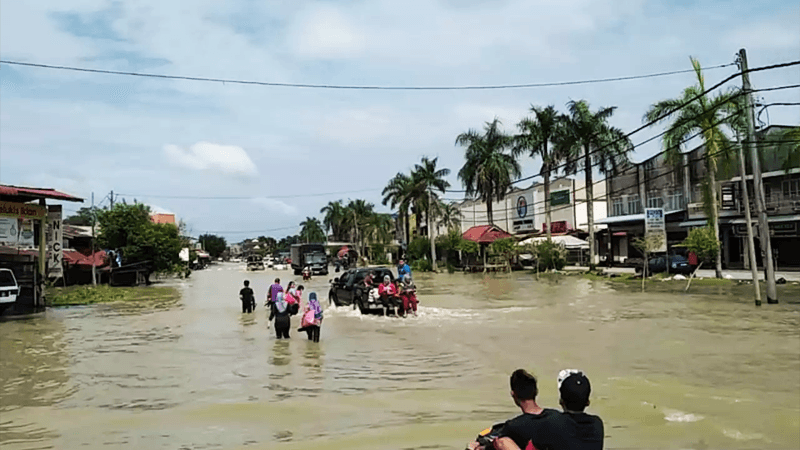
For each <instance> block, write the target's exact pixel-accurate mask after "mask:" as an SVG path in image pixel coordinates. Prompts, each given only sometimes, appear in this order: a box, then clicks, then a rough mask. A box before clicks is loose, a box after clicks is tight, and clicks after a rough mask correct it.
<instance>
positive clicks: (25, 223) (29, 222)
mask: <svg viewBox="0 0 800 450" xmlns="http://www.w3.org/2000/svg"><path fill="white" fill-rule="evenodd" d="M33 230H34V228H33V219H19V238H18V239H17V245H18V246H19V247H25V248H32V247H33V244H34V240H33V235H34V231H33Z"/></svg>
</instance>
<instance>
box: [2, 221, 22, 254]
mask: <svg viewBox="0 0 800 450" xmlns="http://www.w3.org/2000/svg"><path fill="white" fill-rule="evenodd" d="M18 241H19V219H17V218H16V217H14V218H12V217H0V245H8V246H11V247H15V246H16V245H17V242H18Z"/></svg>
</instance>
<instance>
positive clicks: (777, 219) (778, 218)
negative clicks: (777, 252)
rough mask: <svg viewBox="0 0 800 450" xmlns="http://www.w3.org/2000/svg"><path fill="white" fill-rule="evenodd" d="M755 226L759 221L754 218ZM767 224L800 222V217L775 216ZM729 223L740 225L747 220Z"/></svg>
mask: <svg viewBox="0 0 800 450" xmlns="http://www.w3.org/2000/svg"><path fill="white" fill-rule="evenodd" d="M752 219H753V222H752V223H753V224H758V220H757V219H756V218H755V217H753V218H752ZM767 222H772V223H777V222H800V215H797V214H795V215H792V216H773V217H767ZM728 223H732V224H740V223H747V220H746V219H744V218H740V219H733V220H731V221H730V222H728Z"/></svg>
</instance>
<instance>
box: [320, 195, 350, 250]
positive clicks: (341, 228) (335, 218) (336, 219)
mask: <svg viewBox="0 0 800 450" xmlns="http://www.w3.org/2000/svg"><path fill="white" fill-rule="evenodd" d="M319 212H320V213H322V214H324V215H325V216H324V217H323V219H322V224H323V225H324V226H325V229H326V230H330V232H331V235H333V239H334V240H338V241H344V240H347V238H346V237H345V236H346V232H347V228H346V226H345V224H344V222H345V214H346V212H347V211H346V208H345V206H344V205H343V204H342V201H341V200H336V201H335V202H328V204H327V205H325V206H323V207H322V209H320V210H319Z"/></svg>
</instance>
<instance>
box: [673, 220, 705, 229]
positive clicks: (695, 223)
mask: <svg viewBox="0 0 800 450" xmlns="http://www.w3.org/2000/svg"><path fill="white" fill-rule="evenodd" d="M707 223H708V220H706V219H698V220H687V221H686V222H681V223H679V224H678V226H679V227H681V228H687V227H703V226H705V225H706V224H707Z"/></svg>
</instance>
